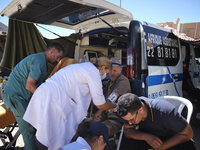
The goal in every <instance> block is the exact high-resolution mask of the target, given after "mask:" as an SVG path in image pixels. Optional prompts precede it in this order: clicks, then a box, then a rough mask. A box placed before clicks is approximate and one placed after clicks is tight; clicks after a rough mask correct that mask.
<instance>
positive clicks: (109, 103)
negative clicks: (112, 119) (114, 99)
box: [97, 101, 116, 110]
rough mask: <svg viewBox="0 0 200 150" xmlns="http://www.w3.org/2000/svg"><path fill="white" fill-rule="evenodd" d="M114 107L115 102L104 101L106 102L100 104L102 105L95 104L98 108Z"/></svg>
mask: <svg viewBox="0 0 200 150" xmlns="http://www.w3.org/2000/svg"><path fill="white" fill-rule="evenodd" d="M115 107H116V104H114V103H111V102H109V101H106V103H104V104H102V105H97V108H98V109H100V110H108V109H113V108H115Z"/></svg>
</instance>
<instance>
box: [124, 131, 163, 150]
mask: <svg viewBox="0 0 200 150" xmlns="http://www.w3.org/2000/svg"><path fill="white" fill-rule="evenodd" d="M124 135H125V136H126V137H127V138H132V139H135V140H143V141H146V142H147V143H148V144H149V145H150V146H152V147H153V148H154V149H156V148H157V147H158V146H161V145H162V144H163V142H162V141H161V140H160V139H159V138H158V137H157V136H155V135H152V134H148V133H145V132H141V131H138V130H135V129H133V128H128V129H125V130H124Z"/></svg>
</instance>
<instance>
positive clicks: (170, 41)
mask: <svg viewBox="0 0 200 150" xmlns="http://www.w3.org/2000/svg"><path fill="white" fill-rule="evenodd" d="M143 28H144V32H145V41H146V42H145V43H146V55H147V65H148V77H147V80H146V84H147V86H148V97H150V98H157V97H160V96H164V95H174V96H182V79H183V73H182V72H183V71H182V65H183V64H182V59H181V53H180V48H179V47H180V44H179V40H178V38H177V37H176V36H174V35H173V34H172V33H171V31H170V30H169V29H165V28H162V27H159V26H156V25H152V24H149V23H147V22H143Z"/></svg>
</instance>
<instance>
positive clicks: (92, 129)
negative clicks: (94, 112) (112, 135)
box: [58, 121, 109, 150]
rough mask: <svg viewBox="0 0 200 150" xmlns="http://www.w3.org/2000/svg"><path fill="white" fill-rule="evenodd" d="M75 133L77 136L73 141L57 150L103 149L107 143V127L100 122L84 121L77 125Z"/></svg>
mask: <svg viewBox="0 0 200 150" xmlns="http://www.w3.org/2000/svg"><path fill="white" fill-rule="evenodd" d="M77 133H78V135H79V137H78V138H77V140H76V141H75V142H73V143H70V144H67V145H65V146H63V147H61V148H59V149H58V150H72V149H73V150H103V149H104V148H105V146H106V144H108V137H109V136H108V128H107V127H106V126H105V125H104V124H103V123H101V122H93V121H92V122H90V121H85V122H83V123H81V124H80V125H79V127H78V131H77ZM108 146H109V144H108Z"/></svg>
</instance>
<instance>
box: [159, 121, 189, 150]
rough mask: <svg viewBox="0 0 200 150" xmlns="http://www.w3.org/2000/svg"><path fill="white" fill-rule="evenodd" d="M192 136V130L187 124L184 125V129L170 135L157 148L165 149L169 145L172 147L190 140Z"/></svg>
mask: <svg viewBox="0 0 200 150" xmlns="http://www.w3.org/2000/svg"><path fill="white" fill-rule="evenodd" d="M192 137H193V131H192V128H191V126H190V125H189V124H187V126H186V127H185V129H184V130H183V131H181V132H179V133H177V134H175V135H174V136H172V137H171V138H170V139H168V140H167V141H164V143H163V144H162V145H161V146H160V147H159V148H158V149H159V150H165V149H168V148H170V147H173V146H175V145H177V144H180V143H183V142H186V141H188V140H190V139H191V138H192Z"/></svg>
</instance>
